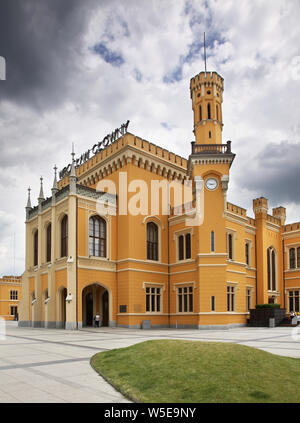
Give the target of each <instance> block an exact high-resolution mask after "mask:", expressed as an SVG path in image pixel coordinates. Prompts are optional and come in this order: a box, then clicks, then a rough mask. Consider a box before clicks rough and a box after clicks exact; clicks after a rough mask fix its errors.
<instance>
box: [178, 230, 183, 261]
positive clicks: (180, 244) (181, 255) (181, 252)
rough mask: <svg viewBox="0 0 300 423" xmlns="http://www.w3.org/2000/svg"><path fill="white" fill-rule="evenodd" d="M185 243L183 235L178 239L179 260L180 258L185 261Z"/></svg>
mask: <svg viewBox="0 0 300 423" xmlns="http://www.w3.org/2000/svg"><path fill="white" fill-rule="evenodd" d="M183 243H184V238H183V235H180V237H179V238H178V258H179V260H184V247H183Z"/></svg>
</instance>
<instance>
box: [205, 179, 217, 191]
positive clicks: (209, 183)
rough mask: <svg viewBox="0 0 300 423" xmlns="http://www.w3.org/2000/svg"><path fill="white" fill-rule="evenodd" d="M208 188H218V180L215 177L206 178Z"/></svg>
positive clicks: (211, 189)
mask: <svg viewBox="0 0 300 423" xmlns="http://www.w3.org/2000/svg"><path fill="white" fill-rule="evenodd" d="M205 185H206V188H207V189H209V190H210V191H213V190H214V189H216V188H217V186H218V181H217V180H216V179H215V178H208V179H207V180H206V183H205Z"/></svg>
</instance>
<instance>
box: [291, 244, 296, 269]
mask: <svg viewBox="0 0 300 423" xmlns="http://www.w3.org/2000/svg"><path fill="white" fill-rule="evenodd" d="M297 255H298V254H297ZM295 267H296V254H295V248H290V269H295Z"/></svg>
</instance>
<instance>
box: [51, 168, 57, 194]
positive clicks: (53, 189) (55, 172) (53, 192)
mask: <svg viewBox="0 0 300 423" xmlns="http://www.w3.org/2000/svg"><path fill="white" fill-rule="evenodd" d="M53 169H54V180H53V187H52V189H51V191H52V194H55V193H56V192H57V191H58V185H57V167H56V165H55V166H54V168H53Z"/></svg>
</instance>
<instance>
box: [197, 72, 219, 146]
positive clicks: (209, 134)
mask: <svg viewBox="0 0 300 423" xmlns="http://www.w3.org/2000/svg"><path fill="white" fill-rule="evenodd" d="M223 81H224V80H223V78H222V77H221V76H220V75H219V74H218V73H217V72H200V73H199V74H198V75H196V76H194V78H192V79H191V82H190V92H191V99H192V107H193V112H194V131H193V132H194V134H195V139H196V144H222V128H223V123H222V101H223V89H224V83H223Z"/></svg>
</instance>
